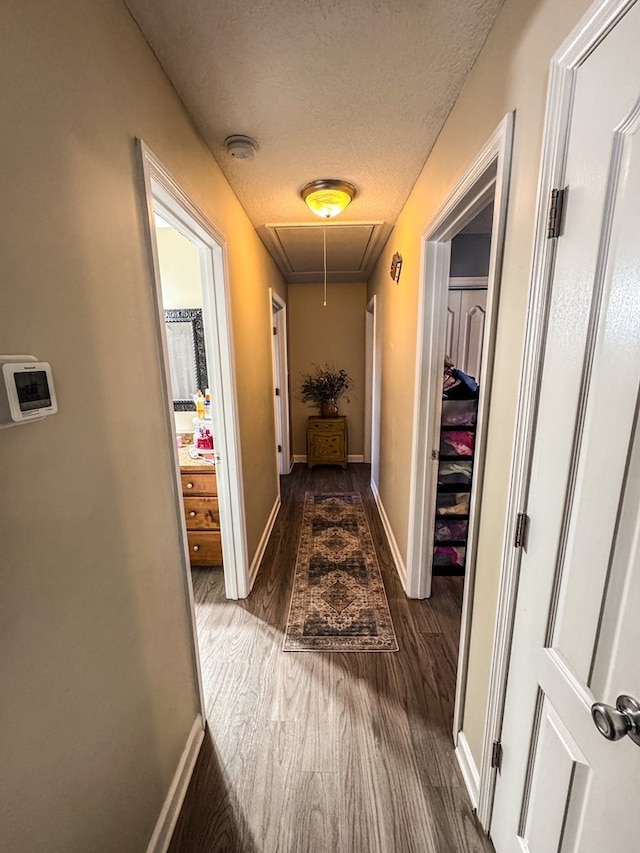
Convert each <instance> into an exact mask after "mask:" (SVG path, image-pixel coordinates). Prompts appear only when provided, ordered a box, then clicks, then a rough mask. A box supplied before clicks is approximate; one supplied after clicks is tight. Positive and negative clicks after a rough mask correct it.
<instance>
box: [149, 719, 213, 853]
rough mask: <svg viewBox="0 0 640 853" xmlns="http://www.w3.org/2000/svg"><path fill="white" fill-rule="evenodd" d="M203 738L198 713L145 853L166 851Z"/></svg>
mask: <svg viewBox="0 0 640 853" xmlns="http://www.w3.org/2000/svg"><path fill="white" fill-rule="evenodd" d="M203 739H204V723H203V720H202V717H201V716H200V714H198V716H197V717H196V718H195V720H194V721H193V725H192V726H191V731H190V732H189V737H188V738H187V743H186V745H185V748H184V749H183V751H182V755H181V756H180V761H179V762H178V766H177V767H176V772H175V773H174V776H173V780H172V782H171V785H170V786H169V791H168V792H167V796H166V798H165V801H164V805H163V806H162V811H161V812H160V817H159V818H158V822H157V823H156V827H155V829H154V830H153V835H152V836H151V841H150V842H149V846H148V847H147V853H166V851H167V850H168V849H169V844H170V843H171V836H172V835H173V830H174V829H175V828H176V823H177V821H178V815H179V814H180V809H181V808H182V803H183V802H184V798H185V795H186V793H187V788H188V787H189V782H190V781H191V775H192V773H193V768H194V767H195V764H196V759H197V758H198V753H199V752H200V746H201V745H202V741H203Z"/></svg>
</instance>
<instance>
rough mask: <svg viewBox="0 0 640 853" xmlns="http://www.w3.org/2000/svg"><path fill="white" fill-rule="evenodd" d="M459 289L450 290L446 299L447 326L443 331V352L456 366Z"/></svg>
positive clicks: (457, 354)
mask: <svg viewBox="0 0 640 853" xmlns="http://www.w3.org/2000/svg"><path fill="white" fill-rule="evenodd" d="M461 296H462V291H461V290H450V291H449V299H448V301H447V327H446V332H445V346H444V351H445V354H446V355H448V356H449V358H450V359H451V361H452V362H453V363H454V364H455V366H456V367H458V366H459V364H458V356H459V353H458V337H459V335H460V304H461Z"/></svg>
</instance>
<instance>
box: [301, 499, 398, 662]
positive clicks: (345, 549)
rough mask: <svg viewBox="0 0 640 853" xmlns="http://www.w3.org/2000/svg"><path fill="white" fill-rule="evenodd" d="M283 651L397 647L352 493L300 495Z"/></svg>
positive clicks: (361, 512)
mask: <svg viewBox="0 0 640 853" xmlns="http://www.w3.org/2000/svg"><path fill="white" fill-rule="evenodd" d="M284 650H285V651H287V652H293V651H324V652H395V651H397V650H398V641H397V640H396V635H395V631H394V630H393V623H392V622H391V614H390V613H389V603H388V601H387V596H386V594H385V591H384V585H383V583H382V575H381V574H380V567H379V566H378V560H377V558H376V552H375V550H374V547H373V540H372V539H371V533H370V532H369V525H368V523H367V517H366V515H365V512H364V507H363V505H362V499H361V497H360V495H359V494H358V493H357V492H328V493H324V494H321V493H317V492H307V493H306V495H305V498H304V515H303V518H302V534H301V536H300V544H299V546H298V557H297V560H296V571H295V577H294V581H293V593H292V595H291V608H290V611H289V619H288V621H287V629H286V634H285V640H284Z"/></svg>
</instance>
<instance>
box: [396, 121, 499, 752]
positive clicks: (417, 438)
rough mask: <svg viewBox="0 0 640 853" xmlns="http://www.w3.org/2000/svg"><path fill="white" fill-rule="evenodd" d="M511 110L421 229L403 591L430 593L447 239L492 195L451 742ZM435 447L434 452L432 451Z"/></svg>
mask: <svg viewBox="0 0 640 853" xmlns="http://www.w3.org/2000/svg"><path fill="white" fill-rule="evenodd" d="M513 122H514V117H513V113H508V114H507V115H506V116H505V117H504V119H503V120H502V121H501V123H500V124H499V125H498V127H497V128H496V130H495V131H494V133H493V134H492V136H491V138H490V139H489V140H488V141H487V143H486V144H485V145H484V147H483V148H482V150H481V151H480V153H479V154H478V156H477V157H476V159H475V161H474V163H473V164H472V166H471V167H470V169H469V170H468V171H467V173H466V174H465V176H464V177H463V178H462V180H461V181H460V182H459V183H458V185H457V187H456V188H455V190H454V191H453V192H452V193H451V195H450V196H449V197H448V198H447V199H446V201H445V202H444V204H443V205H442V207H441V208H440V210H439V211H438V212H437V213H436V215H435V217H434V218H433V219H432V220H431V222H430V223H429V224H428V225H427V226H426V228H425V229H424V231H423V238H422V239H423V250H422V262H421V269H422V281H423V286H422V288H421V290H420V304H419V309H418V322H419V328H418V347H417V351H418V363H417V368H416V390H415V406H414V412H415V418H414V428H413V436H414V438H413V456H412V459H413V464H412V480H411V495H410V499H411V504H410V512H409V540H408V541H409V548H408V561H407V585H406V588H407V594H408V595H409V596H410V597H413V598H425V597H428V596H429V595H430V594H431V569H432V548H433V521H434V518H435V498H436V489H437V465H438V459H437V455H438V454H437V452H438V447H439V424H440V418H441V412H442V366H443V364H444V355H445V353H444V349H445V334H446V306H447V297H448V289H449V280H450V278H449V265H450V257H451V240H452V239H453V237H454V236H455V235H456V234H457V233H459V232H460V230H461V229H462V228H463V227H464V226H465V225H466V224H467V223H468V222H470V221H471V220H472V219H473V218H474V216H476V215H477V214H478V213H479V212H480V210H482V209H483V208H484V207H485V206H486V205H487V204H488V203H489V202H490V201H491V199H493V200H494V220H493V228H492V236H491V253H490V261H489V273H488V278H487V323H486V327H485V332H484V342H483V352H484V353H485V355H484V364H485V367H484V375H485V380H484V382H483V383H482V385H481V386H480V395H479V401H478V428H477V433H476V446H475V461H474V484H473V491H472V498H471V504H470V507H469V538H468V545H467V561H466V565H467V568H466V575H465V581H464V595H463V602H462V618H461V627H460V644H459V653H458V667H457V675H456V694H455V706H454V715H453V736H454V742H455V743H456V746H457V745H458V734H459V732H460V731H461V729H462V722H463V715H464V698H465V691H466V683H467V672H468V657H469V640H470V635H471V618H472V605H473V591H474V581H475V555H476V549H477V536H478V526H479V516H480V506H481V494H482V479H483V473H484V456H485V447H486V439H487V425H488V414H489V401H490V398H491V377H492V368H493V355H494V348H495V335H496V325H497V323H496V320H497V312H498V290H499V282H500V272H501V266H502V251H503V245H504V233H505V225H506V207H507V196H508V184H509V172H510V165H511V150H512V142H513ZM432 451H435V454H433V453H432Z"/></svg>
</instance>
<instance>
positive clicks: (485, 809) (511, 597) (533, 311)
mask: <svg viewBox="0 0 640 853" xmlns="http://www.w3.org/2000/svg"><path fill="white" fill-rule="evenodd" d="M634 3H635V0H597V2H596V3H594V5H593V6H591V8H590V9H589V10H588V12H587V14H586V15H585V16H584V17H583V18H582V20H581V21H580V22H579V23H578V25H577V26H576V27H575V29H574V30H573V31H572V33H571V34H570V35H569V37H568V38H567V39H566V41H565V42H564V44H563V45H562V46H561V47H560V49H559V50H558V51H557V53H556V54H555V55H554V56H553V58H552V60H551V68H550V76H549V87H548V92H547V106H546V115H545V123H544V134H543V143H542V158H541V165H540V178H539V185H538V203H537V216H536V233H535V241H534V251H533V261H532V270H531V287H530V292H529V303H528V311H527V328H526V334H525V347H524V355H523V361H522V369H521V378H520V393H519V398H518V409H517V416H516V432H515V440H514V448H513V455H512V458H513V461H512V465H511V478H510V488H509V502H508V509H507V517H506V525H505V534H504V543H503V552H502V568H501V576H500V586H499V590H498V610H497V620H496V629H495V634H494V645H493V654H492V661H491V675H490V683H489V699H488V705H487V719H486V724H485V731H484V743H483V750H482V759H481V764H480V791H479V799H478V819H479V821H480V823H481V825H482V827H483V828H484V829H485V830H486V831H489V829H490V825H491V817H492V809H493V800H494V793H495V783H496V774H497V770H496V769H495V768H492V767H491V753H492V750H493V744H494V742H495V741H499V740H500V734H501V730H502V718H503V713H504V703H505V698H506V683H507V673H508V669H509V659H510V652H511V641H512V637H513V624H514V618H515V607H516V597H517V591H518V579H519V572H520V563H521V557H522V549H521V548H516V547H514V532H515V525H516V520H517V516H518V514H519V513H525V514H526V511H527V501H528V493H529V483H530V475H531V460H532V453H533V439H534V429H535V418H536V413H537V406H538V399H539V394H540V382H541V374H542V362H543V355H544V346H545V337H546V324H547V316H548V309H549V303H550V299H551V283H552V277H553V269H554V264H555V253H556V240H555V239H548V237H547V220H548V209H549V197H550V194H551V190H552V189H554V188H561V187H563V180H564V174H565V164H566V141H567V136H568V132H569V119H570V113H571V106H572V100H573V90H574V80H575V76H576V73H577V71H578V68H579V67H580V65H581V64H582V63H583V62H584V61H585V60H586V59H587V58H588V56H589V55H590V54H591V52H592V51H593V50H594V49H595V47H596V46H597V45H598V44H599V43H600V41H602V39H603V38H604V37H605V36H606V35H607V33H608V32H609V31H610V30H611V29H612V28H613V27H614V26H615V24H616V23H618V21H619V20H620V19H621V18H622V16H623V15H624V14H625V12H627V11H628V9H630V8H631V6H633V5H634Z"/></svg>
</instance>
